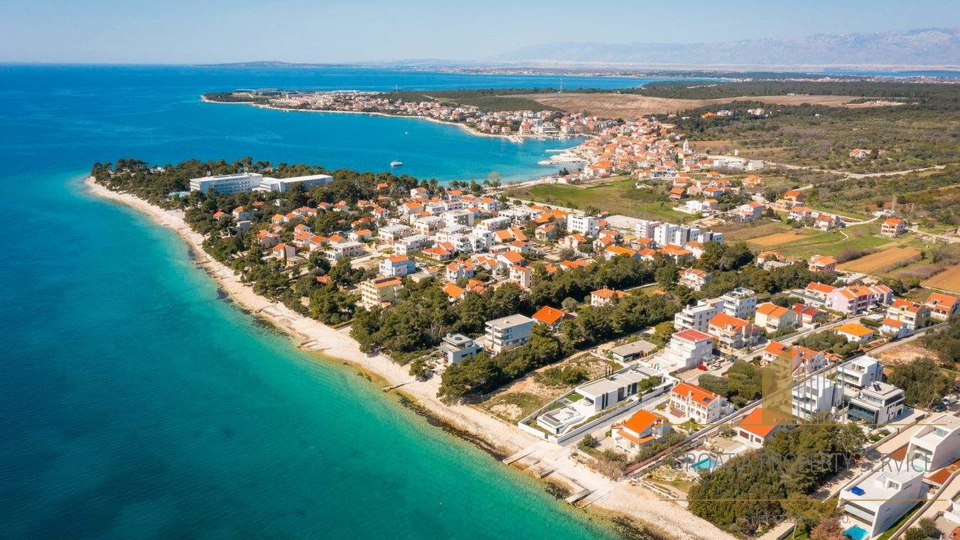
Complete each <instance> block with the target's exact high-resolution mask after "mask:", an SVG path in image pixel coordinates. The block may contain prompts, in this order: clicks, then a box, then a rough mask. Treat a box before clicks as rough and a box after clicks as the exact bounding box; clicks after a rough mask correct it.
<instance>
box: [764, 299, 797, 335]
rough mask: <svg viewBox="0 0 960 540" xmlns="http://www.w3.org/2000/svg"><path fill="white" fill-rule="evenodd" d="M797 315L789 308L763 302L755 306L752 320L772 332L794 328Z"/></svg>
mask: <svg viewBox="0 0 960 540" xmlns="http://www.w3.org/2000/svg"><path fill="white" fill-rule="evenodd" d="M798 315H799V314H798V313H797V312H796V311H793V310H791V309H790V308H785V307H781V306H778V305H776V304H773V303H770V302H764V303H763V304H760V305H759V306H757V313H756V315H755V316H754V319H753V322H754V323H755V324H756V325H757V326H759V327H760V328H761V329H762V330H764V331H766V332H767V333H769V334H774V333H776V332H779V331H781V330H787V329H792V328H796V326H797V316H798Z"/></svg>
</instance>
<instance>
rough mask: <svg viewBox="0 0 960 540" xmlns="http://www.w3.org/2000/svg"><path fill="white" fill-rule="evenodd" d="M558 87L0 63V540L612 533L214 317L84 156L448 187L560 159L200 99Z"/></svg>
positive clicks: (396, 125) (348, 377)
mask: <svg viewBox="0 0 960 540" xmlns="http://www.w3.org/2000/svg"><path fill="white" fill-rule="evenodd" d="M576 82H582V83H583V84H582V85H583V86H599V85H603V86H608V87H624V86H634V85H636V84H640V83H642V82H643V81H638V80H635V79H606V78H603V79H592V80H585V81H576ZM576 82H574V80H573V79H572V78H569V77H567V78H565V82H564V85H565V86H566V87H568V88H569V87H573V86H574V85H575V84H576ZM557 84H558V78H555V77H495V76H466V75H445V74H431V73H402V72H392V71H385V70H367V69H351V68H337V69H324V70H289V69H279V70H277V69H236V68H233V69H228V68H188V67H137V66H128V67H109V66H0V160H2V163H3V167H2V169H0V189H2V194H3V196H2V201H3V203H2V210H0V230H2V231H4V233H5V234H4V242H3V244H2V248H0V249H2V255H0V284H2V286H0V328H2V331H0V361H2V369H3V376H2V377H0V531H2V532H0V537H3V538H116V539H137V538H344V539H346V538H349V539H367V538H370V539H372V538H384V537H387V538H398V539H406V538H418V539H420V538H422V539H433V538H436V539H441V538H442V539H449V538H470V539H480V538H491V539H494V538H496V539H505V538H564V539H565V540H572V539H580V538H584V539H585V538H605V537H606V536H605V535H606V534H607V533H606V532H604V531H602V530H600V529H598V528H596V527H595V526H594V525H593V524H592V523H589V522H588V521H587V520H586V519H585V518H584V517H583V515H582V514H579V513H575V512H573V511H571V510H570V509H569V508H568V507H567V506H565V505H564V504H563V503H560V502H557V501H556V500H554V499H553V498H552V497H551V496H550V495H548V494H546V493H545V492H544V489H543V488H542V487H541V486H539V485H537V484H534V483H532V482H528V481H526V480H525V479H524V478H523V477H522V476H520V475H518V474H514V473H513V472H511V471H510V470H508V469H506V468H504V467H502V466H500V465H498V464H497V463H496V462H494V461H493V460H492V459H491V458H490V457H488V456H487V455H485V454H484V453H482V452H481V451H480V450H478V449H477V448H475V447H473V446H472V445H470V444H468V443H465V442H462V441H460V440H459V439H456V438H454V437H452V436H450V435H448V434H446V433H444V432H443V431H441V430H440V429H438V428H435V427H432V426H430V425H429V424H427V423H426V422H424V421H423V420H422V419H420V418H419V417H417V416H415V415H413V414H412V413H410V412H409V411H407V410H406V409H404V408H403V407H400V406H398V405H397V404H396V403H395V402H393V400H392V399H391V398H389V397H385V396H384V395H383V394H382V392H380V391H379V388H378V387H376V386H375V385H373V384H371V383H369V382H367V381H366V380H365V379H363V378H361V377H359V376H358V375H357V374H356V373H355V372H353V371H351V370H350V369H347V368H344V367H342V366H339V365H337V364H336V363H332V362H319V363H318V362H316V361H315V359H314V358H312V357H310V356H308V355H306V354H303V353H300V352H298V351H296V350H295V349H294V348H293V347H292V346H291V343H290V341H288V340H287V339H286V338H284V337H283V336H279V335H277V334H276V333H275V332H274V331H272V330H270V329H267V328H263V327H261V326H260V325H258V324H257V323H256V322H254V320H253V319H252V318H251V317H249V316H247V315H246V314H244V313H242V312H241V311H239V310H237V309H235V307H234V306H233V305H231V304H230V303H229V302H228V301H226V300H224V299H223V298H222V297H221V295H220V294H219V293H218V290H217V288H216V286H215V284H214V283H213V282H212V281H211V280H210V279H209V278H207V276H206V275H205V274H203V273H202V272H201V271H200V270H198V269H197V268H196V267H195V266H194V265H193V264H192V263H191V260H190V258H189V254H188V253H187V249H186V247H185V245H184V244H182V243H181V242H180V241H179V240H178V239H177V238H176V237H175V235H174V234H173V233H172V232H170V231H167V230H164V229H161V228H159V227H156V226H154V225H152V224H151V223H150V222H148V221H147V220H146V219H144V218H143V217H141V216H140V215H138V214H136V213H135V212H133V211H130V210H127V209H125V208H121V207H118V206H115V205H112V204H110V203H106V202H103V201H101V200H97V199H94V198H91V197H90V196H88V195H86V194H85V193H84V191H83V189H82V187H81V186H80V185H79V180H80V179H81V178H82V177H83V174H84V173H85V172H86V171H87V170H89V166H90V164H91V163H92V162H94V161H112V160H114V159H116V158H118V157H138V158H141V159H145V160H149V161H152V162H157V163H167V162H175V161H177V160H181V159H186V158H190V157H197V158H201V159H212V158H221V157H223V158H227V159H233V158H239V157H242V156H247V155H249V156H252V157H254V158H255V159H267V160H273V161H287V162H300V161H307V162H310V163H318V164H323V165H326V166H329V167H351V168H356V169H361V170H383V169H385V168H386V164H387V163H389V161H390V160H392V159H397V158H399V159H402V160H403V161H404V162H406V163H407V164H408V165H407V166H406V167H405V168H404V171H405V172H409V173H411V174H415V175H421V176H426V177H435V178H438V179H444V180H447V179H453V178H466V179H469V178H482V177H483V176H485V175H486V174H487V173H488V172H490V171H491V170H496V171H498V172H500V173H501V174H502V175H503V176H504V177H524V176H529V175H531V174H535V173H536V172H538V170H539V169H538V168H537V166H536V165H535V162H536V161H537V160H538V159H542V157H541V156H542V154H543V150H544V149H545V148H550V147H555V146H556V145H557V143H556V142H555V141H554V142H552V143H537V142H528V143H525V144H515V143H510V142H506V141H501V140H499V139H490V138H483V137H475V136H471V135H469V134H467V133H465V132H463V131H461V130H460V129H458V128H456V127H450V126H442V125H437V124H433V123H428V122H423V121H416V120H409V119H392V118H381V117H368V116H354V115H320V114H295V113H283V112H278V111H266V110H257V109H253V108H248V107H242V106H229V105H213V104H203V103H200V102H199V99H198V96H199V94H200V93H201V92H204V91H212V90H225V89H231V88H235V87H248V86H256V87H267V86H271V87H284V88H290V87H301V88H358V89H376V88H384V89H389V88H393V87H394V86H395V85H396V86H399V87H400V88H454V87H490V86H500V87H515V86H543V85H553V86H556V85H557ZM531 164H533V165H532V166H531Z"/></svg>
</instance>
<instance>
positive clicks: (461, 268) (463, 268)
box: [446, 259, 475, 281]
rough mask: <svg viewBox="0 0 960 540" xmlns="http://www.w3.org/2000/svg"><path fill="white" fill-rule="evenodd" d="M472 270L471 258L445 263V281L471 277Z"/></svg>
mask: <svg viewBox="0 0 960 540" xmlns="http://www.w3.org/2000/svg"><path fill="white" fill-rule="evenodd" d="M474 272H475V270H474V262H473V260H472V259H471V260H466V261H453V262H451V263H450V264H448V265H447V271H446V278H447V281H458V280H460V279H470V278H472V277H473V274H474Z"/></svg>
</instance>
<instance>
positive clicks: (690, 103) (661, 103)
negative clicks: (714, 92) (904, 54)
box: [507, 93, 896, 118]
mask: <svg viewBox="0 0 960 540" xmlns="http://www.w3.org/2000/svg"><path fill="white" fill-rule="evenodd" d="M507 97H522V98H525V99H532V100H534V101H536V102H538V103H542V104H543V105H547V106H550V107H555V108H557V109H562V110H565V111H571V112H584V111H586V112H589V113H590V114H593V115H598V116H606V117H608V118H639V117H641V116H645V115H648V114H663V113H674V112H680V111H685V110H690V109H699V108H700V107H707V106H710V105H722V104H726V103H732V102H734V101H759V102H762V103H769V104H771V105H801V104H804V103H809V104H812V105H826V106H828V107H848V108H863V107H878V106H888V105H893V104H894V103H896V102H881V101H868V102H864V103H851V102H852V101H856V100H861V99H863V98H861V97H857V96H813V95H811V96H802V95H799V96H744V97H731V98H719V99H674V98H661V97H648V96H637V95H632V94H615V93H609V94H607V93H602V94H601V93H597V94H578V93H565V94H560V93H557V94H524V95H522V96H507Z"/></svg>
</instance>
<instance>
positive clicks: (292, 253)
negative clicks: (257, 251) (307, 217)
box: [268, 243, 297, 263]
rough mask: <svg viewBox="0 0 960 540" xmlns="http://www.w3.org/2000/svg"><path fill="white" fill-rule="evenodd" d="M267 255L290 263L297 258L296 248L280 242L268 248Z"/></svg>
mask: <svg viewBox="0 0 960 540" xmlns="http://www.w3.org/2000/svg"><path fill="white" fill-rule="evenodd" d="M268 257H269V258H272V259H277V260H279V261H284V262H286V263H290V262H291V261H293V260H294V259H296V258H297V248H296V247H294V246H293V245H291V244H285V243H280V244H277V245H275V246H273V247H272V248H270V254H269V255H268Z"/></svg>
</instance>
